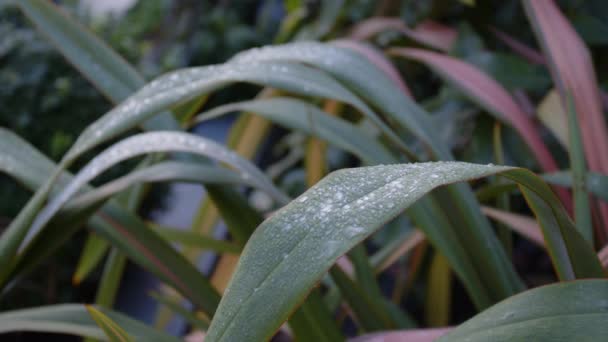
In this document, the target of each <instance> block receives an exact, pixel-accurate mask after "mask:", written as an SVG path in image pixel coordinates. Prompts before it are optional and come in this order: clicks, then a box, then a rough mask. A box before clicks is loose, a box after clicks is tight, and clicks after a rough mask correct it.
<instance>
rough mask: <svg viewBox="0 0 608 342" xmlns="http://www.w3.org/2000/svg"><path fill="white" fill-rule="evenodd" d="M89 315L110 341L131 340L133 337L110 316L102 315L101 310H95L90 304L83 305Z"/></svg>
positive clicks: (127, 341)
mask: <svg viewBox="0 0 608 342" xmlns="http://www.w3.org/2000/svg"><path fill="white" fill-rule="evenodd" d="M85 307H86V309H87V311H88V312H89V315H91V317H92V318H93V320H94V321H95V323H96V324H97V325H98V326H99V327H100V328H101V329H102V330H103V332H104V333H105V334H106V336H108V338H109V339H110V341H116V342H133V341H134V340H133V338H132V337H131V336H130V335H129V334H128V333H127V332H126V331H124V329H123V328H122V327H121V326H120V325H118V324H117V323H116V322H114V321H113V320H112V319H111V318H109V317H108V316H106V315H104V314H103V313H102V312H101V311H99V310H97V309H96V308H95V307H93V306H91V305H85Z"/></svg>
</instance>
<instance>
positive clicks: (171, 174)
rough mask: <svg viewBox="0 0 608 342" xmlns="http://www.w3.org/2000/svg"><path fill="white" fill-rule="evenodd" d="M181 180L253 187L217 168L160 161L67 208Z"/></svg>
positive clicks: (110, 183) (84, 196) (89, 194)
mask: <svg viewBox="0 0 608 342" xmlns="http://www.w3.org/2000/svg"><path fill="white" fill-rule="evenodd" d="M167 181H179V182H190V183H203V184H243V185H252V183H254V182H252V181H251V180H250V179H249V178H244V177H242V176H241V175H239V174H238V173H236V172H234V171H232V170H230V169H226V168H223V167H218V166H211V165H205V164H198V163H190V162H173V161H167V162H161V163H157V164H154V165H152V166H149V167H146V168H139V169H137V170H135V171H133V172H131V173H129V174H127V175H125V176H123V177H120V178H116V179H114V180H112V181H110V182H108V183H106V184H104V185H102V186H99V187H97V188H96V189H95V190H92V191H89V192H86V193H84V194H82V195H79V196H78V197H76V198H74V199H73V200H71V201H70V202H69V203H68V204H67V205H66V206H67V207H70V206H87V205H92V204H94V203H98V202H103V201H104V200H106V199H107V198H110V197H111V196H113V195H115V194H116V193H119V192H121V191H123V190H125V189H127V188H129V187H131V186H133V185H135V184H139V183H143V182H167Z"/></svg>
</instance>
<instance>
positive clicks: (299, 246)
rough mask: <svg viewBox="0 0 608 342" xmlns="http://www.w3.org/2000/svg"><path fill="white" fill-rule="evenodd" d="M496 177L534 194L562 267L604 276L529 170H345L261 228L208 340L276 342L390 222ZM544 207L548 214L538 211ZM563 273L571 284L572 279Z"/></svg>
mask: <svg viewBox="0 0 608 342" xmlns="http://www.w3.org/2000/svg"><path fill="white" fill-rule="evenodd" d="M497 173H501V174H503V175H504V176H507V177H509V178H511V179H513V180H515V181H517V182H519V183H520V185H521V186H522V191H528V195H529V196H527V198H528V199H529V201H530V203H531V204H534V205H535V207H534V208H533V209H534V210H535V212H536V213H537V215H539V219H541V221H542V222H543V223H544V224H543V225H541V226H542V227H543V232H544V234H545V238H546V239H547V245H548V249H549V250H554V253H552V256H553V261H554V264H555V265H556V268H558V269H566V270H567V269H570V270H572V272H573V274H574V275H575V276H577V277H602V276H603V275H604V273H603V270H602V268H601V265H600V264H599V261H598V259H597V256H596V255H595V253H594V251H593V250H592V249H591V248H590V247H589V246H588V245H587V244H586V242H585V241H584V239H582V237H581V236H580V235H579V234H578V232H577V231H576V230H575V228H574V227H573V225H572V222H571V221H570V220H569V218H568V216H567V214H566V213H565V211H564V209H563V208H562V207H561V205H560V203H559V201H558V200H557V198H556V197H555V195H553V193H552V192H551V190H550V189H549V187H548V186H547V185H546V184H544V183H542V181H540V180H539V179H538V178H537V177H536V176H534V175H533V174H532V173H530V172H528V171H525V170H522V169H516V168H511V167H503V166H485V165H476V164H467V163H460V162H436V163H421V164H402V165H388V166H375V167H365V168H357V169H344V170H340V171H337V172H334V173H332V174H330V175H329V176H328V177H326V178H325V179H323V180H322V181H321V182H319V183H318V184H317V185H315V186H314V187H312V188H311V189H310V190H308V191H307V192H306V193H304V194H303V195H301V196H300V197H299V198H297V199H296V200H294V201H293V202H291V203H290V204H289V205H287V206H285V207H283V208H282V209H280V210H279V211H278V212H276V213H275V214H274V215H273V216H272V217H270V218H269V219H267V220H266V221H264V222H263V223H262V224H261V225H260V226H259V227H258V228H257V229H256V231H255V233H254V234H253V235H252V237H251V239H250V240H249V242H248V244H247V246H246V247H245V249H244V251H243V254H242V255H241V258H240V261H239V266H238V268H237V270H236V271H235V273H234V275H233V278H232V280H231V281H230V284H229V286H228V288H227V290H226V292H225V295H224V297H223V298H222V301H221V303H220V306H219V308H218V311H217V312H216V315H215V317H214V319H213V321H212V322H211V327H210V329H209V333H208V335H207V337H206V340H207V341H211V342H214V341H222V340H266V339H268V338H270V337H271V336H272V334H273V333H274V331H276V329H277V328H278V327H279V326H280V325H281V324H282V322H283V321H284V320H285V319H287V317H288V316H289V314H290V312H292V311H293V310H294V309H295V308H296V306H297V304H298V303H300V302H301V301H302V300H303V299H304V297H305V296H306V294H307V293H308V292H309V291H310V289H311V288H312V287H313V286H314V285H315V283H316V282H317V281H318V280H319V279H320V278H321V277H322V276H323V274H324V273H325V272H326V271H327V270H328V269H329V268H330V267H331V265H332V264H333V263H334V262H335V261H336V260H337V259H338V257H340V256H341V255H343V254H344V253H346V252H347V251H348V250H350V249H351V248H353V247H354V246H355V245H357V244H358V243H360V242H361V241H363V240H364V239H365V238H366V237H367V236H369V235H370V234H371V233H373V232H374V231H375V230H376V229H378V228H379V227H381V226H382V225H383V224H384V223H386V222H387V221H389V220H390V219H392V218H393V217H395V216H396V215H398V214H399V213H400V212H402V211H403V210H404V209H406V208H407V207H408V206H410V205H412V204H413V203H414V202H416V201H417V200H418V199H419V198H420V197H422V196H424V195H425V194H426V193H428V192H429V191H431V190H433V189H434V188H436V187H439V186H442V185H447V184H450V183H453V182H459V181H465V180H470V179H475V178H479V177H484V176H489V175H492V174H497ZM527 189H531V190H527ZM533 191H537V194H538V195H534V193H533ZM532 195H534V196H536V197H533V196H532ZM545 201H546V202H545ZM539 203H541V204H544V205H545V206H546V208H550V210H549V212H547V211H546V210H538V206H539ZM563 273H564V278H565V279H572V277H571V274H568V272H563Z"/></svg>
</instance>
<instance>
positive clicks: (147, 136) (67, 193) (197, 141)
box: [24, 132, 289, 244]
mask: <svg viewBox="0 0 608 342" xmlns="http://www.w3.org/2000/svg"><path fill="white" fill-rule="evenodd" d="M169 151H177V152H189V153H194V154H199V155H202V156H206V157H210V158H212V159H215V160H217V161H220V162H223V163H226V164H228V165H230V166H232V167H233V168H235V169H237V170H238V171H239V172H240V173H241V177H243V178H244V179H245V180H248V179H251V180H252V181H253V182H255V183H256V184H257V185H259V186H260V187H261V188H263V189H264V190H265V191H267V192H268V193H269V194H270V195H271V196H273V198H274V199H275V200H277V201H278V202H279V203H284V202H286V201H288V200H289V199H288V197H287V196H286V195H285V194H284V193H283V192H281V191H280V190H278V189H277V188H276V187H275V186H274V185H273V184H272V182H271V181H270V180H269V179H267V177H266V176H265V175H264V173H262V172H261V171H260V170H259V169H258V168H257V167H255V166H254V165H253V164H251V162H249V161H247V160H245V159H243V158H241V157H240V156H239V155H238V154H236V153H234V152H232V151H230V150H228V149H227V148H226V147H224V146H223V145H220V144H218V143H215V142H213V141H211V140H209V139H205V138H203V137H199V136H195V135H192V134H188V133H181V132H148V133H141V134H137V135H134V136H131V137H129V138H126V139H124V140H122V141H120V142H118V143H116V144H114V145H113V146H111V147H109V148H108V149H106V150H105V151H103V152H102V153H100V154H99V155H97V156H96V157H95V158H93V160H91V161H90V162H89V163H88V164H87V165H86V166H85V167H84V168H83V169H82V170H81V171H80V172H79V173H78V174H77V175H76V176H75V177H74V179H72V180H71V182H70V183H69V184H67V185H66V187H65V188H64V189H63V190H62V191H61V192H60V193H59V194H58V195H57V196H56V197H54V198H53V199H52V200H51V202H50V203H49V204H47V205H46V207H45V208H44V209H43V210H42V211H41V212H40V213H39V214H38V216H37V217H36V219H35V220H34V223H32V226H31V228H30V230H29V231H28V237H26V239H25V241H24V244H27V242H28V241H29V239H31V237H33V236H35V235H36V234H38V232H39V230H40V229H42V228H43V227H44V225H45V224H47V223H48V222H49V220H50V219H51V218H52V217H53V216H54V215H55V214H57V212H59V210H60V209H61V207H62V206H63V205H64V204H66V203H67V201H68V200H69V199H70V198H71V197H72V196H74V195H75V194H76V193H77V192H78V190H80V189H81V188H82V187H83V186H85V185H86V184H88V183H89V182H90V181H91V180H92V179H94V178H95V177H97V176H98V175H100V174H101V173H102V172H104V171H105V170H107V169H109V168H110V167H112V166H114V165H115V164H117V163H119V162H121V161H123V160H126V159H129V158H133V157H136V156H139V155H142V154H146V153H153V152H169Z"/></svg>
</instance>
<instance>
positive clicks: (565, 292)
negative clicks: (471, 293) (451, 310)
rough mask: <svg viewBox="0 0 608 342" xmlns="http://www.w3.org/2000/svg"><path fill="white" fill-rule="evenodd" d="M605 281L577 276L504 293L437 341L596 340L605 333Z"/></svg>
mask: <svg viewBox="0 0 608 342" xmlns="http://www.w3.org/2000/svg"><path fill="white" fill-rule="evenodd" d="M606 295H608V281H607V280H599V279H589V280H577V281H573V282H567V283H562V284H554V285H548V286H542V287H539V288H536V289H532V290H529V291H526V292H524V293H521V294H519V295H517V296H514V297H511V298H508V299H506V300H504V301H503V302H500V303H498V304H496V305H495V306H493V307H491V308H490V309H488V310H486V311H484V312H482V313H480V314H478V315H477V316H475V317H473V318H472V319H470V320H468V321H467V322H465V323H464V324H462V325H460V326H459V327H457V328H455V329H454V330H453V331H451V332H450V333H448V334H447V335H445V336H443V337H441V338H440V339H439V341H471V342H477V341H489V340H491V341H497V342H500V341H528V340H542V341H558V340H562V341H573V340H576V339H580V338H581V336H582V335H581V334H584V337H585V339H588V340H590V341H599V340H602V339H604V338H605V337H606V334H608V326H607V325H606V324H605V322H606V320H608V303H607V302H606V300H605V299H606Z"/></svg>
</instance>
